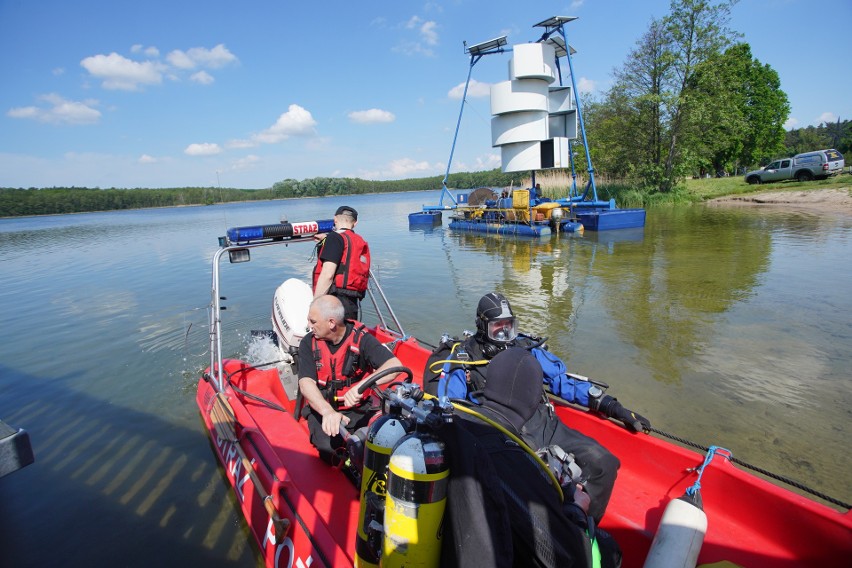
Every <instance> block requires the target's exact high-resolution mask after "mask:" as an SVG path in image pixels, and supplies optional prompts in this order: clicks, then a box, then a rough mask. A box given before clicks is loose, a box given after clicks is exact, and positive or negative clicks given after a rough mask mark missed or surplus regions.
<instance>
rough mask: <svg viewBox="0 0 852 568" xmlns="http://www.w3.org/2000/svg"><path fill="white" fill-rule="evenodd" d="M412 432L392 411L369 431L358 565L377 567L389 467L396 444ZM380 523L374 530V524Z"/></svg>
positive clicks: (380, 418)
mask: <svg viewBox="0 0 852 568" xmlns="http://www.w3.org/2000/svg"><path fill="white" fill-rule="evenodd" d="M409 429H410V426H409V422H408V421H407V420H405V419H403V418H402V417H401V416H400V413H399V412H398V411H396V412H394V409H393V408H392V409H391V414H385V415H383V416H380V417H379V418H377V419H376V420H375V421H374V422H373V423H372V424H371V425H370V428H369V430H368V432H367V439H366V443H365V447H364V469H363V474H362V476H361V509H360V512H359V514H358V534H357V538H356V541H355V566H359V567H377V566H378V565H379V556H380V554H381V542H382V538H381V530H380V529H381V523H382V518H383V509H384V505H385V489H386V484H387V468H388V462H389V461H390V457H391V452H392V451H393V447H394V446H395V445H396V443H397V442H398V441H399V440H400V439H401V438H402V437H403V436H405V435H406V434H408V431H409ZM374 522H375V523H378V524H377V525H375V526H374V527H373V528H371V524H372V523H374Z"/></svg>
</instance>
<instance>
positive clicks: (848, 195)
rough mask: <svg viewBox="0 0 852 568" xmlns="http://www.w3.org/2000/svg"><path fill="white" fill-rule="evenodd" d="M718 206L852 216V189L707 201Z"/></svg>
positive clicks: (776, 193)
mask: <svg viewBox="0 0 852 568" xmlns="http://www.w3.org/2000/svg"><path fill="white" fill-rule="evenodd" d="M707 204H708V205H716V206H731V205H741V206H756V205H760V206H783V207H788V208H790V207H794V208H797V209H808V210H811V211H822V212H825V213H834V214H842V215H852V189H850V188H848V187H844V188H839V189H813V190H807V191H761V192H758V193H749V194H748V195H728V196H725V197H718V198H716V199H711V200H709V201H707Z"/></svg>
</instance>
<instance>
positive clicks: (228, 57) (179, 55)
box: [166, 43, 239, 69]
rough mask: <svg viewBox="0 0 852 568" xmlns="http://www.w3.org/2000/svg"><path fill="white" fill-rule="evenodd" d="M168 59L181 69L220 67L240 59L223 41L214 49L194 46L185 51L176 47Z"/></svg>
mask: <svg viewBox="0 0 852 568" xmlns="http://www.w3.org/2000/svg"><path fill="white" fill-rule="evenodd" d="M166 60H167V61H168V62H169V63H171V64H172V65H174V66H175V67H178V68H179V69H195V68H196V67H207V68H209V69H218V68H220V67H224V66H225V65H228V64H229V63H237V62H238V61H239V60H238V59H237V57H236V56H235V55H234V54H233V53H231V52H230V51H228V48H227V47H225V45H224V44H222V43H220V44H219V45H217V46H216V47H214V48H213V49H207V48H206V47H193V48H191V49H189V50H188V51H185V52H184V51H181V50H179V49H176V50H174V51H172V52H171V53H169V54H168V55H167V56H166Z"/></svg>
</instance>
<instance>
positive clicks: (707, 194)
mask: <svg viewBox="0 0 852 568" xmlns="http://www.w3.org/2000/svg"><path fill="white" fill-rule="evenodd" d="M587 181H588V180H586V179H585V178H582V177H580V176H578V177H577V180H576V185H577V187H578V188H580V191H582V189H583V188H584V187H585V184H586V183H587ZM529 183H530V179H529V178H527V179H526V180H524V185H522V187H529ZM536 183H538V184H540V185H541V189H542V193H543V194H544V195H545V197H550V198H551V199H560V198H563V197H567V196H568V193H569V188H570V187H571V183H572V180H571V176H570V175H568V174H565V173H561V172H554V173H552V174H551V173H549V172H542V173H540V174H538V175H536ZM595 185H596V187H597V189H598V199H601V200H609V199H613V198H614V199H615V200H616V203H618V206H619V207H625V208H627V207H655V206H668V205H679V204H689V203H698V202H702V201H707V200H708V199H714V198H716V197H724V196H728V195H745V194H749V193H758V192H763V191H808V190H816V189H840V188H848V187H850V186H852V174H850V173H843V174H840V175H837V176H833V177H831V178H829V179H824V180H814V181H806V182H798V181H795V180H791V181H780V182H776V183H764V184H760V185H749V184H747V183H746V182H745V179H744V178H743V176H736V177H725V178H705V179H687V180H685V181H684V182H683V183H682V184H681V187H680V188H679V189H678V190H676V191H673V192H671V193H650V194H649V193H645V192H644V191H640V190H639V189H636V188H635V187H634V186H632V185H631V184H630V183H628V182H626V181H623V180H616V179H609V178H607V177H605V176H601V177H596V178H595Z"/></svg>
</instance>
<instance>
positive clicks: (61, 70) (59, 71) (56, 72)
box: [51, 67, 65, 77]
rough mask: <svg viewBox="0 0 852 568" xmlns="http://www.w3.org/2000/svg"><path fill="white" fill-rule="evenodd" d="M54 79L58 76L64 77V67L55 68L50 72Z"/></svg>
mask: <svg viewBox="0 0 852 568" xmlns="http://www.w3.org/2000/svg"><path fill="white" fill-rule="evenodd" d="M51 73H53V75H54V76H55V77H59V76H60V75H65V68H64V67H57V68H55V69H54V70H53V71H51Z"/></svg>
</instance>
